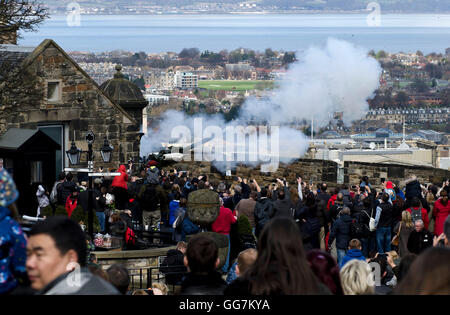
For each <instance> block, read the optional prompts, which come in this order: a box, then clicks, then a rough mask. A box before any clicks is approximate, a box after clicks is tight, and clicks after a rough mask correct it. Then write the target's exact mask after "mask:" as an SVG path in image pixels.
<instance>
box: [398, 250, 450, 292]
mask: <svg viewBox="0 0 450 315" xmlns="http://www.w3.org/2000/svg"><path fill="white" fill-rule="evenodd" d="M449 261H450V249H449V248H445V247H431V248H428V249H427V250H425V251H424V252H423V253H421V254H420V255H419V256H418V257H417V259H416V260H414V262H413V263H412V265H411V267H410V268H409V271H408V273H407V275H406V277H405V278H404V279H403V280H402V281H401V282H400V283H399V285H398V287H397V288H396V290H395V293H396V294H401V295H418V294H421V295H436V294H438V295H442V294H445V295H448V294H450V285H449V283H450V269H449V267H448V262H449Z"/></svg>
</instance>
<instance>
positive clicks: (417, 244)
mask: <svg viewBox="0 0 450 315" xmlns="http://www.w3.org/2000/svg"><path fill="white" fill-rule="evenodd" d="M431 246H433V235H432V234H431V232H430V231H428V230H427V229H423V230H422V231H421V232H417V231H415V230H414V231H412V232H411V234H410V235H409V238H408V250H409V251H410V252H411V253H414V254H416V255H420V253H422V252H423V251H424V250H425V249H427V248H428V247H431Z"/></svg>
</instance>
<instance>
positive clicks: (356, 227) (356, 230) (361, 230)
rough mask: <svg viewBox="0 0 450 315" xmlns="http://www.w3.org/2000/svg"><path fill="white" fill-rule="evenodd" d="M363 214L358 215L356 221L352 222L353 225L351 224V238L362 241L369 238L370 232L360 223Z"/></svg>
mask: <svg viewBox="0 0 450 315" xmlns="http://www.w3.org/2000/svg"><path fill="white" fill-rule="evenodd" d="M361 215H362V213H360V214H359V215H358V217H357V218H356V219H353V220H352V223H350V237H351V238H357V239H361V238H364V237H365V236H367V232H368V230H369V227H368V226H366V225H365V224H364V223H361V222H360V216H361Z"/></svg>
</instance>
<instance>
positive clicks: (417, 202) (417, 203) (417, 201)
mask: <svg viewBox="0 0 450 315" xmlns="http://www.w3.org/2000/svg"><path fill="white" fill-rule="evenodd" d="M411 206H413V207H420V199H419V198H417V197H414V198H413V199H412V201H411Z"/></svg>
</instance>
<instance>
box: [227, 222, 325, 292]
mask: <svg viewBox="0 0 450 315" xmlns="http://www.w3.org/2000/svg"><path fill="white" fill-rule="evenodd" d="M236 281H239V282H240V287H241V291H240V293H247V294H251V295H299V294H308V295H310V294H330V290H328V288H327V287H326V286H325V285H323V284H322V283H321V282H320V281H319V280H318V279H317V277H316V276H315V275H314V273H313V271H312V270H311V268H310V266H309V263H308V261H307V260H306V254H305V251H304V249H303V245H302V238H301V235H300V231H299V229H298V227H297V225H296V224H295V222H294V221H293V220H291V219H289V218H284V217H278V218H274V219H273V220H271V221H270V222H269V223H268V224H266V226H265V227H264V229H263V231H262V233H261V235H260V238H259V241H258V257H257V259H256V262H255V263H254V264H253V265H252V266H251V267H250V269H249V270H247V272H246V273H245V274H244V275H242V277H240V278H238V279H237V280H236Z"/></svg>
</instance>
